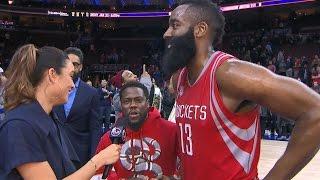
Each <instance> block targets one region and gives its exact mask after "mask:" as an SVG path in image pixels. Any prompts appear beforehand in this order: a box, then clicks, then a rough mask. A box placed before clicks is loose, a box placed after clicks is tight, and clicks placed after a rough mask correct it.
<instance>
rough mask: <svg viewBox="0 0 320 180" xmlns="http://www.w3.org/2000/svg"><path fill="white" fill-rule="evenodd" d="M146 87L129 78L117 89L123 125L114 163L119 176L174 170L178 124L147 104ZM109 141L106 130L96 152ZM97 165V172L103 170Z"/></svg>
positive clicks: (164, 174) (153, 175)
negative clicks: (121, 139) (123, 133)
mask: <svg viewBox="0 0 320 180" xmlns="http://www.w3.org/2000/svg"><path fill="white" fill-rule="evenodd" d="M147 97H149V94H148V90H147V88H146V87H145V86H144V85H142V84H141V83H139V82H129V83H127V84H125V85H124V86H123V87H122V88H121V91H120V99H121V106H122V113H123V115H124V118H123V119H119V120H120V121H123V124H125V125H126V138H125V143H124V144H123V145H122V148H121V154H120V160H119V161H118V162H117V163H116V164H115V165H114V168H115V171H116V173H117V176H118V178H120V179H122V178H125V179H127V178H142V179H148V178H157V179H162V178H166V177H171V176H173V175H174V173H175V170H176V159H177V147H178V145H177V143H178V140H177V127H176V124H174V123H171V122H169V121H166V120H164V119H162V118H161V116H160V113H159V111H158V110H156V109H155V108H152V107H149V105H148V98H147ZM110 144H111V140H110V137H109V132H108V133H106V134H105V135H104V136H103V137H102V139H101V141H100V143H99V145H98V148H97V153H98V152H99V151H101V150H103V149H104V148H105V147H107V146H108V145H110ZM102 172H103V169H100V170H99V172H98V173H102Z"/></svg>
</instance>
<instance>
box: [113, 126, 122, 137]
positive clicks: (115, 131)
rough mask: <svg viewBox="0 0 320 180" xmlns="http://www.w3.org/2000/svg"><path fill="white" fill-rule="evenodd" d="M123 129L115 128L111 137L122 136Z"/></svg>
mask: <svg viewBox="0 0 320 180" xmlns="http://www.w3.org/2000/svg"><path fill="white" fill-rule="evenodd" d="M121 131H122V130H121V129H120V128H118V127H114V128H112V130H111V136H120V135H121Z"/></svg>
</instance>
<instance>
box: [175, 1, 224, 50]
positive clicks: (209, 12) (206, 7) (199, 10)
mask: <svg viewBox="0 0 320 180" xmlns="http://www.w3.org/2000/svg"><path fill="white" fill-rule="evenodd" d="M178 5H189V7H188V8H187V11H186V12H187V14H188V16H189V17H190V18H191V20H192V21H193V23H194V24H197V23H199V22H202V21H203V22H206V23H207V24H208V25H209V28H210V29H211V32H212V34H211V35H212V44H213V45H214V46H215V45H217V44H219V43H221V42H222V38H223V35H224V33H225V31H224V27H225V24H226V23H225V18H224V16H223V14H222V11H221V10H220V7H219V6H217V5H216V4H215V3H213V2H212V1H210V0H181V1H180V2H179V4H178Z"/></svg>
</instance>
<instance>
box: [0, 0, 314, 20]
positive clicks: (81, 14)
mask: <svg viewBox="0 0 320 180" xmlns="http://www.w3.org/2000/svg"><path fill="white" fill-rule="evenodd" d="M9 1H12V2H13V0H8V3H9ZM314 1H316V0H269V1H260V2H252V3H245V4H238V5H230V6H222V7H221V10H222V11H224V12H227V11H236V10H243V9H253V8H261V7H268V6H277V5H285V4H293V3H306V2H314ZM0 12H5V13H15V14H30V15H31V14H32V15H47V16H59V17H74V18H140V17H143V18H153V17H168V16H170V15H171V12H126V13H105V12H99V11H98V12H95V11H89V12H88V11H71V10H68V9H64V10H45V9H38V10H36V11H35V10H34V9H32V10H30V9H28V8H26V9H23V10H20V9H15V8H14V7H12V8H10V9H9V8H8V7H6V6H1V5H0Z"/></svg>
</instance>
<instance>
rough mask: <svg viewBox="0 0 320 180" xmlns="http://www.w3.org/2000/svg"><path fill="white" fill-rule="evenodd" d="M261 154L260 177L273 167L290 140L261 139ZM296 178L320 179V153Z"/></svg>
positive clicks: (298, 179) (303, 179) (304, 179)
mask: <svg viewBox="0 0 320 180" xmlns="http://www.w3.org/2000/svg"><path fill="white" fill-rule="evenodd" d="M261 143H262V145H261V155H260V162H259V168H258V169H259V178H261V179H262V178H263V177H264V176H265V175H266V174H267V173H268V172H269V170H270V169H271V168H272V167H273V165H274V164H275V163H276V161H277V160H278V159H279V158H280V156H281V155H282V154H283V152H284V150H285V149H286V147H287V144H288V142H285V141H271V140H262V141H261ZM293 179H294V180H319V179H320V153H319V152H318V154H317V155H316V156H315V157H314V158H313V159H312V160H311V162H310V163H309V164H308V165H307V166H306V167H305V168H304V169H302V170H301V171H300V172H299V173H298V174H297V175H296V176H295V177H294V178H293Z"/></svg>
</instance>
